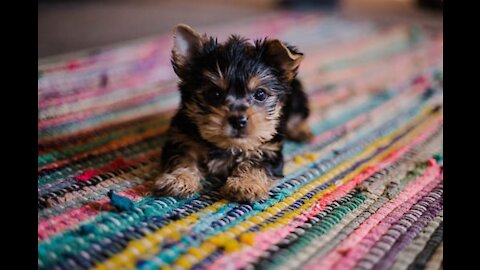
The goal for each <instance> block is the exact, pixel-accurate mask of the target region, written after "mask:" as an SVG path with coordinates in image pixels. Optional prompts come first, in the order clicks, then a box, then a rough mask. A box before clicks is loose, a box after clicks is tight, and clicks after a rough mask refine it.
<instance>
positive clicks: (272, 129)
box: [155, 25, 312, 202]
mask: <svg viewBox="0 0 480 270" xmlns="http://www.w3.org/2000/svg"><path fill="white" fill-rule="evenodd" d="M302 58H303V54H302V53H300V52H298V51H297V49H296V48H295V47H292V46H288V45H286V44H284V43H282V42H281V41H279V40H277V39H264V40H256V41H255V42H253V43H251V42H249V41H248V40H247V39H244V38H241V37H238V36H235V35H233V36H231V37H230V38H229V39H228V40H227V41H226V42H225V43H223V44H220V43H218V42H217V39H216V38H213V37H207V36H206V35H199V34H198V33H196V32H195V31H194V30H193V29H192V28H190V27H189V26H187V25H178V26H177V27H176V28H175V34H174V47H173V50H172V65H173V69H174V71H175V73H176V74H177V75H178V77H179V79H180V82H179V89H180V94H181V103H180V108H179V110H178V112H177V113H176V115H175V116H174V117H173V119H172V121H171V124H170V127H169V130H168V132H167V140H166V142H165V145H164V147H163V150H162V157H161V171H162V174H161V176H160V177H159V178H158V179H157V180H156V182H155V189H156V191H157V193H159V194H160V195H169V196H179V197H189V196H191V195H193V194H195V193H197V192H200V191H201V189H202V185H201V184H200V180H202V179H204V178H205V177H206V176H207V175H208V176H210V177H216V178H217V179H221V180H222V181H224V182H225V184H224V185H223V187H222V188H221V190H220V191H221V193H222V194H223V195H224V196H225V197H226V198H228V199H230V200H233V201H239V202H249V201H255V200H259V199H264V198H267V197H268V191H269V187H270V185H271V184H272V183H273V181H274V180H275V179H278V178H280V177H283V172H282V171H283V156H282V147H283V143H284V141H285V140H286V139H292V140H296V141H305V140H308V139H310V138H311V136H312V134H311V131H310V128H309V126H308V125H307V121H306V120H307V117H308V115H309V108H308V100H307V96H306V94H305V93H304V91H303V89H302V85H301V83H300V82H299V81H298V79H296V75H297V69H298V67H299V65H300V62H301V61H302Z"/></svg>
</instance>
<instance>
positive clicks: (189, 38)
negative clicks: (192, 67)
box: [172, 24, 202, 77]
mask: <svg viewBox="0 0 480 270" xmlns="http://www.w3.org/2000/svg"><path fill="white" fill-rule="evenodd" d="M173 41H174V42H173V49H172V63H173V69H174V70H175V73H176V74H177V75H178V76H180V77H181V76H182V74H183V73H184V70H185V67H186V65H187V64H188V63H189V62H190V61H191V60H192V57H193V56H194V55H195V54H196V53H198V52H200V50H201V48H202V37H201V36H200V35H199V34H198V33H197V32H195V30H193V29H192V28H191V27H190V26H188V25H186V24H179V25H177V26H176V27H175V30H174V35H173Z"/></svg>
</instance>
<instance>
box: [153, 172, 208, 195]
mask: <svg viewBox="0 0 480 270" xmlns="http://www.w3.org/2000/svg"><path fill="white" fill-rule="evenodd" d="M201 190H202V185H201V184H200V177H199V176H198V175H197V174H195V173H192V172H191V171H189V170H188V169H178V170H175V171H173V172H172V173H166V174H164V175H162V176H160V177H159V178H158V179H157V180H156V181H155V191H156V193H157V194H158V195H161V196H178V197H181V198H187V197H190V196H192V195H193V194H195V193H198V192H200V191H201Z"/></svg>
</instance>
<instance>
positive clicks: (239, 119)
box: [228, 115, 248, 129]
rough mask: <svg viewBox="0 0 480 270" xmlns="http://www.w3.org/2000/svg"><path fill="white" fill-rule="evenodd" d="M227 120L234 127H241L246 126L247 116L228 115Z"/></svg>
mask: <svg viewBox="0 0 480 270" xmlns="http://www.w3.org/2000/svg"><path fill="white" fill-rule="evenodd" d="M228 122H229V123H230V125H231V126H232V127H233V128H235V129H243V128H245V127H246V126H247V123H248V117H247V116H246V115H241V116H230V117H229V118H228Z"/></svg>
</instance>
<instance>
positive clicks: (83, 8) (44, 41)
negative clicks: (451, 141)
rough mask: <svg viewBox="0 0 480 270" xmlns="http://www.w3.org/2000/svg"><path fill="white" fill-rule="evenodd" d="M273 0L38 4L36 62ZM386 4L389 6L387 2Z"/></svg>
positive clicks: (437, 17) (417, 15)
mask: <svg viewBox="0 0 480 270" xmlns="http://www.w3.org/2000/svg"><path fill="white" fill-rule="evenodd" d="M277 2H278V1H274V0H262V1H256V0H228V1H224V0H163V1H162V0H97V1H92V0H82V1H78V0H63V1H39V4H38V57H39V58H43V57H47V56H52V55H58V54H64V53H69V52H74V51H78V50H83V49H86V48H92V47H100V46H108V45H111V44H114V43H117V42H123V41H128V40H132V39H137V38H142V37H147V36H152V35H157V34H161V33H166V32H168V31H171V29H172V28H173V26H174V25H175V24H177V23H187V24H190V25H193V26H195V27H199V26H207V25H212V24H219V23H222V22H228V21H231V20H238V19H248V18H249V17H253V16H259V15H262V14H264V13H266V12H271V11H274V10H278V9H281V7H280V6H279V5H278V3H277ZM339 2H340V3H341V4H340V7H339V11H340V12H341V13H343V14H347V15H348V16H353V17H355V16H362V17H368V18H377V19H388V20H400V21H412V20H414V21H418V22H421V23H427V24H431V25H433V26H435V27H442V14H441V13H439V12H432V11H425V10H420V9H419V8H418V7H417V6H416V5H415V4H414V3H412V1H405V0H404V1H399V0H397V1H384V0H347V1H339ZM385 2H388V3H385Z"/></svg>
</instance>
